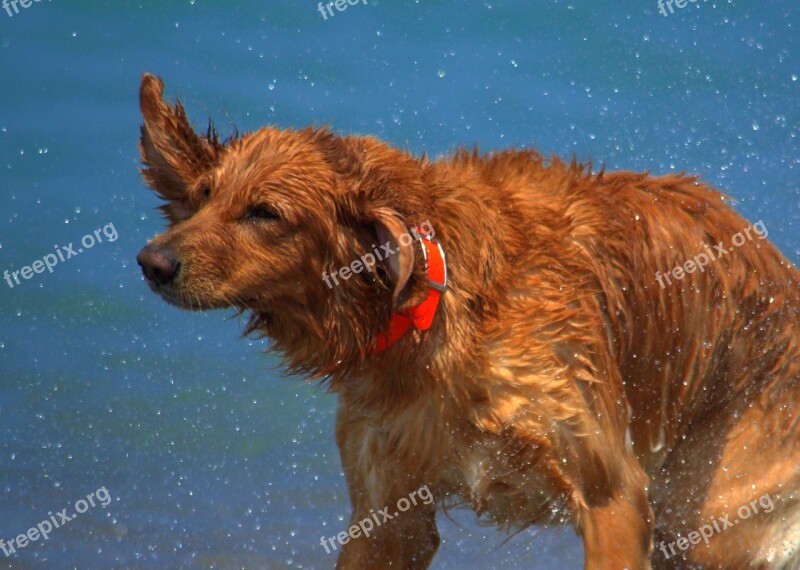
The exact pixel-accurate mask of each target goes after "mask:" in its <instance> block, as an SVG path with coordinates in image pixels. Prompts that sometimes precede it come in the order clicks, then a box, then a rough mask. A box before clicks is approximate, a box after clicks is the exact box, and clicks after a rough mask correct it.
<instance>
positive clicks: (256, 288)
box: [137, 75, 429, 374]
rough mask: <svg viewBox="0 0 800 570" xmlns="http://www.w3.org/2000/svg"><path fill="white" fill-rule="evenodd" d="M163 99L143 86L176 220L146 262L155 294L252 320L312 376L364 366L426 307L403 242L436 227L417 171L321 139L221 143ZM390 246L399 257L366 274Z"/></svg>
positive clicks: (308, 134)
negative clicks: (387, 330)
mask: <svg viewBox="0 0 800 570" xmlns="http://www.w3.org/2000/svg"><path fill="white" fill-rule="evenodd" d="M162 93H163V84H162V82H161V80H160V79H158V78H156V77H154V76H151V75H145V76H144V77H143V78H142V84H141V92H140V104H141V111H142V116H143V119H144V124H143V126H142V129H141V142H140V151H141V155H142V161H143V163H144V168H143V169H142V174H143V176H144V180H145V182H146V183H147V184H148V185H149V186H150V187H151V188H152V189H153V190H155V191H156V192H157V194H158V195H159V196H160V197H161V198H162V199H163V200H164V201H165V203H164V205H162V206H161V209H162V210H163V212H164V214H165V215H166V218H167V219H168V221H169V228H168V230H167V232H166V233H164V234H162V235H160V236H158V237H156V238H154V239H153V240H152V241H151V242H150V243H149V244H148V245H147V246H146V247H145V248H144V249H143V250H142V251H141V252H140V253H139V256H138V258H137V259H138V262H139V264H140V265H141V266H142V271H143V273H144V276H145V279H146V281H147V283H148V284H149V286H150V287H151V289H153V291H155V292H157V293H158V294H160V295H161V296H162V297H163V298H164V299H165V300H167V301H168V302H170V303H172V304H174V305H177V306H179V307H182V308H185V309H195V310H206V309H218V308H226V307H233V308H235V309H238V310H240V311H246V312H250V314H251V321H250V324H249V326H248V331H250V332H252V331H259V332H261V333H263V334H266V335H269V336H271V337H273V338H274V339H275V340H276V341H277V345H276V348H278V349H279V350H281V351H283V352H284V354H285V355H286V357H287V360H288V364H289V365H290V366H291V367H294V368H296V369H302V370H304V371H306V372H312V373H315V374H326V373H330V372H331V368H330V367H331V366H332V365H333V364H332V363H334V362H336V360H346V359H350V360H352V359H353V358H356V357H357V355H362V356H363V354H364V353H366V352H367V351H368V350H369V349H370V347H371V345H372V343H373V342H374V338H375V335H376V334H377V333H378V331H379V330H380V329H381V328H383V327H385V326H386V323H387V322H388V318H389V315H390V314H391V312H392V311H393V310H397V309H400V308H402V307H403V306H404V305H406V304H411V303H414V302H416V301H417V300H419V298H420V297H424V295H425V276H424V268H422V267H421V264H420V261H421V260H420V259H419V257H420V256H418V255H416V254H415V248H416V244H414V243H410V244H409V243H408V240H407V239H402V238H403V237H404V236H403V234H405V233H406V232H408V231H409V228H410V227H413V225H414V224H415V223H419V222H420V221H422V220H426V219H427V216H426V210H427V205H428V204H427V201H428V199H429V198H428V197H427V192H426V191H425V187H424V184H423V182H422V167H421V165H420V164H419V162H418V161H416V160H414V159H413V158H411V157H410V156H408V155H406V154H404V153H401V152H399V151H397V150H393V149H391V148H389V147H387V146H386V145H384V144H382V143H380V142H378V141H376V140H374V139H370V138H363V137H337V136H335V135H333V134H332V133H330V132H328V131H327V130H326V129H312V128H309V129H305V130H278V129H275V128H265V129H261V130H259V131H257V132H254V133H250V134H246V135H242V136H233V137H231V138H230V139H228V140H227V141H225V142H220V141H219V140H218V138H217V136H216V133H215V131H214V130H213V128H212V127H210V126H209V129H208V132H207V133H206V134H204V135H199V134H197V133H196V132H195V131H194V129H193V128H192V127H191V125H190V124H189V121H188V120H187V117H186V113H185V111H184V109H183V107H182V106H181V104H180V102H177V103H176V104H175V105H169V104H167V103H165V102H164V101H163V99H162ZM385 244H389V245H388V248H389V249H390V250H392V251H393V252H394V253H393V254H392V255H387V256H385V258H384V259H382V260H379V259H377V258H375V257H374V256H372V259H373V261H372V263H370V258H369V257H365V256H366V254H370V253H372V252H375V251H376V249H377V251H381V250H380V248H381V247H382V246H383V245H385ZM383 251H384V252H385V251H386V250H385V249H384V250H383ZM356 260H362V261H363V264H362V265H366V267H362V269H361V271H358V272H356V271H355V268H354V267H353V262H354V261H356ZM343 267H348V268H350V270H349V271H345V272H344V273H345V274H347V275H349V277H348V278H346V279H345V278H343V277H342V273H341V272H339V270H340V268H343ZM357 267H358V265H357V266H356V268H357ZM326 276H327V277H326ZM336 276H338V278H336ZM326 347H327V350H326ZM331 359H333V360H331ZM325 360H327V361H328V362H324V361H325Z"/></svg>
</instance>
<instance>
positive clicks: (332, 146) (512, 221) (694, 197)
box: [141, 75, 800, 569]
mask: <svg viewBox="0 0 800 570" xmlns="http://www.w3.org/2000/svg"><path fill="white" fill-rule="evenodd" d="M162 89H163V86H162V84H161V82H160V80H158V79H156V78H155V77H152V76H148V75H146V76H145V77H144V78H143V81H142V90H141V107H142V114H143V117H144V125H143V127H142V141H141V151H142V159H143V162H144V165H145V167H144V169H143V175H144V179H145V181H146V183H147V184H148V185H149V186H150V187H151V188H153V189H154V190H155V191H156V192H157V193H158V194H159V195H160V196H161V197H162V198H163V199H164V200H165V205H164V208H163V209H164V212H165V214H166V216H167V218H168V219H169V222H170V228H169V230H168V231H167V232H166V233H165V234H163V235H161V236H159V237H157V238H155V240H153V242H152V244H153V245H154V246H155V247H159V248H163V249H164V250H167V251H170V252H172V254H174V255H175V256H176V257H177V259H178V260H179V261H180V263H181V268H180V273H179V275H178V278H177V280H176V282H175V283H174V284H173V285H171V286H169V287H160V286H157V285H154V284H152V283H151V286H152V287H153V288H154V289H156V290H157V291H158V292H159V293H160V294H161V295H162V296H164V298H165V299H167V300H168V301H170V302H172V303H174V304H176V305H178V306H181V307H184V308H189V309H197V310H205V309H215V308H226V307H234V308H236V309H238V310H240V311H242V312H246V313H248V314H249V315H250V321H249V325H248V327H247V329H248V331H249V332H255V333H258V334H262V335H266V336H269V337H271V338H272V339H273V340H274V345H273V346H274V348H275V350H277V351H279V352H280V353H282V355H283V357H284V359H285V364H286V367H287V368H288V370H289V371H291V372H294V373H299V374H304V375H306V376H308V377H309V378H312V379H320V380H323V381H325V382H328V383H329V386H330V389H331V390H332V391H334V392H336V393H338V394H339V411H338V417H337V428H336V435H337V442H338V445H339V448H340V451H341V457H342V463H343V467H344V470H345V474H346V477H347V482H348V487H349V491H350V497H351V501H352V504H353V508H354V513H353V518H352V520H353V521H354V522H358V521H359V520H361V519H362V518H364V517H365V516H369V511H370V509H375V510H376V511H377V510H378V509H381V508H383V507H385V506H387V505H394V504H395V502H396V501H397V500H398V499H399V498H400V497H403V496H408V494H409V493H410V492H411V491H414V490H416V489H418V488H420V487H422V486H423V485H429V486H430V488H431V490H433V492H434V494H435V496H436V497H437V499H439V500H440V501H444V500H445V498H446V497H461V498H462V499H463V500H464V501H466V502H467V503H468V504H470V505H471V506H472V507H473V508H474V509H475V510H476V512H478V514H480V515H481V516H482V517H483V518H484V519H485V520H487V521H490V522H494V523H497V524H499V525H501V526H503V527H504V528H507V529H509V530H515V529H520V528H525V527H527V526H528V525H531V524H534V523H558V522H569V523H571V524H572V525H573V526H574V528H575V529H576V531H577V532H578V533H579V534H580V535H581V537H582V538H583V541H584V545H585V559H586V568H591V569H622V568H626V567H627V568H630V569H646V568H650V567H651V564H652V567H654V568H687V567H689V566H690V565H693V566H692V567H703V568H787V569H788V568H795V569H796V568H798V567H800V554H799V553H798V546H797V545H798V543H800V520H799V518H800V517H798V513H800V511H799V509H798V501H799V499H800V498H799V497H798V486H799V485H800V471H799V470H798V465H800V437H799V436H800V427H798V420H797V414H796V409H797V405H798V403H800V386H799V384H800V383H799V382H798V379H799V378H800V346H799V345H800V343H799V342H798V341H799V340H800V326H798V307H800V303H799V302H798V296H799V295H800V293H799V291H800V289H798V285H799V284H800V280H799V279H798V272H797V271H796V270H795V269H794V267H792V265H791V264H790V263H789V262H788V261H787V260H786V259H785V258H784V257H782V256H781V254H780V253H779V252H778V251H777V250H776V249H775V248H774V247H773V246H772V245H770V243H769V242H768V241H767V240H761V239H754V240H752V241H748V242H747V243H746V244H745V245H743V246H742V247H740V248H737V249H736V250H735V251H734V252H733V253H732V254H730V255H728V256H724V257H722V258H721V259H719V260H718V261H715V262H712V263H710V264H709V266H708V267H707V268H706V270H705V271H704V272H702V273H701V272H695V273H693V274H690V275H687V276H686V277H685V278H684V279H683V280H681V281H674V282H673V284H672V285H670V286H667V287H666V288H662V287H660V286H659V285H658V283H657V281H656V279H655V275H656V272H661V273H662V274H663V273H666V272H668V271H670V270H671V269H672V268H673V267H674V266H676V265H680V264H683V262H684V261H685V260H687V259H691V258H692V257H694V256H695V255H696V254H697V253H698V252H700V251H703V250H702V248H701V244H709V247H711V246H713V244H717V243H719V242H725V243H726V244H730V240H731V237H732V236H733V235H734V234H735V233H737V232H740V231H742V230H743V229H744V228H746V227H747V226H748V225H749V224H748V223H747V222H746V221H745V220H744V219H742V218H741V217H740V216H738V215H737V214H736V213H735V212H734V211H733V210H731V209H730V208H729V207H728V206H727V205H725V203H724V198H723V196H722V195H720V193H719V192H717V191H716V190H714V189H712V188H709V187H708V186H706V185H705V184H703V183H701V182H699V181H698V180H697V179H696V178H693V177H688V176H681V175H671V176H664V177H652V176H648V175H647V174H635V173H630V172H618V173H605V172H599V173H592V172H590V170H589V169H588V168H586V167H584V166H582V165H578V164H574V163H572V164H565V163H562V162H561V161H559V160H558V159H555V158H545V157H543V156H541V155H539V154H538V153H536V152H534V151H503V152H499V153H492V154H488V155H479V154H478V153H477V152H468V151H458V152H456V153H455V154H454V155H453V156H450V157H447V158H443V159H441V160H438V161H431V160H429V159H427V158H425V157H421V158H420V157H413V156H411V155H409V154H408V153H405V152H401V151H399V150H395V149H393V148H391V147H389V146H388V145H386V144H384V143H382V142H380V141H378V140H376V139H373V138H369V137H357V136H339V135H335V134H333V133H331V132H328V131H327V130H325V129H314V128H309V129H305V130H278V129H276V128H265V129H261V130H259V131H257V132H255V133H250V134H247V135H243V136H241V137H238V136H237V137H234V138H232V139H230V140H228V141H226V142H225V143H221V142H220V141H219V140H218V139H217V137H216V135H215V133H214V132H213V130H212V129H209V131H208V132H207V133H206V134H205V136H199V135H196V134H195V132H194V130H193V129H192V128H191V126H190V125H189V123H188V121H187V120H186V116H185V113H184V111H183V109H182V107H181V106H180V104H179V103H178V104H176V105H175V106H170V105H167V104H165V103H164V102H163V100H162ZM259 207H266V208H269V209H270V211H272V212H274V214H275V215H276V219H274V220H264V219H262V218H261V217H258V216H254V215H253V214H252V212H254V211H255V212H260V211H261V210H254V208H259ZM261 212H262V213H263V211H261ZM425 220H429V221H430V223H431V225H432V226H433V228H434V229H435V232H436V237H437V238H438V239H439V240H440V241H441V242H442V244H443V246H444V249H445V250H446V252H447V262H448V269H449V274H450V288H449V290H448V291H447V293H445V294H444V295H443V297H442V301H441V305H440V309H439V314H438V315H437V317H436V320H435V322H434V325H433V328H432V329H430V330H429V331H427V332H425V333H419V332H416V331H414V332H412V333H409V334H407V335H406V336H405V337H404V338H403V339H401V341H400V342H399V343H397V344H396V345H395V346H394V347H392V348H391V349H390V350H388V351H387V352H386V353H385V354H383V355H380V356H377V355H374V354H373V353H372V352H371V351H372V348H373V346H374V342H375V339H376V338H377V336H378V334H379V333H380V332H381V331H384V330H385V329H386V327H387V324H388V320H389V317H390V315H391V313H392V312H393V311H394V310H398V309H402V308H404V307H407V306H411V305H413V304H416V303H418V302H419V301H420V300H421V299H422V298H424V296H425V291H426V286H425V276H424V268H423V265H422V263H421V260H420V259H419V257H418V256H417V257H416V258H414V257H413V252H409V255H410V256H411V257H409V259H411V260H412V261H411V265H409V266H408V267H407V275H406V276H405V277H406V278H405V279H402V278H401V277H399V276H398V275H397V273H398V272H397V268H392V267H388V266H381V267H376V268H375V271H374V272H371V273H367V272H364V273H361V274H358V275H355V276H354V277H353V278H351V279H350V280H348V281H342V284H341V285H339V286H336V287H333V288H332V289H329V288H328V287H327V286H326V285H325V283H324V282H323V280H322V278H321V276H322V274H323V272H324V271H327V272H328V273H331V272H332V271H334V270H336V269H338V268H339V267H342V266H344V265H349V264H350V263H351V262H352V261H353V260H355V259H358V258H359V257H361V256H362V255H363V254H364V253H367V252H369V251H370V246H371V244H373V243H378V242H377V236H378V235H379V234H380V231H387V230H388V231H390V232H394V233H395V234H396V232H397V228H408V227H413V225H414V224H418V223H420V222H422V221H425ZM376 228H377V229H376ZM764 493H770V494H771V495H772V496H773V497H775V502H776V508H775V510H774V511H773V512H771V513H769V514H767V513H760V514H758V515H756V516H754V517H753V518H751V519H749V520H747V521H745V522H744V524H741V525H738V526H736V527H735V528H732V529H729V530H726V531H725V532H721V533H718V534H715V535H714V536H713V538H712V540H711V543H710V545H709V546H706V545H705V544H703V543H700V544H699V545H697V546H693V547H692V548H691V549H688V550H686V551H680V554H681V556H680V557H672V558H670V559H666V558H665V557H664V556H663V555H662V553H661V552H660V550H658V544H659V542H660V541H667V542H669V541H674V540H676V538H677V537H678V535H679V534H680V535H682V536H686V535H687V533H688V532H690V531H692V530H696V529H698V528H699V527H700V526H701V525H702V524H704V522H705V521H707V520H709V519H713V518H714V517H717V516H722V515H723V514H724V513H730V512H734V511H735V510H736V509H737V508H738V507H739V506H740V505H744V504H747V503H748V502H749V501H750V500H753V499H757V498H758V497H759V496H761V495H763V494H764ZM341 530H345V529H341ZM654 541H655V542H654ZM438 542H439V538H438V534H437V532H436V525H435V506H434V505H430V506H429V505H419V506H417V507H415V508H414V509H412V510H411V511H409V512H407V513H404V514H403V515H401V516H399V517H397V518H395V519H394V520H392V521H391V523H387V524H386V525H385V526H383V527H379V529H378V531H377V533H376V534H374V535H373V536H372V537H371V538H370V539H367V538H364V537H361V538H359V539H353V540H350V542H349V543H348V544H347V545H346V546H344V548H343V551H342V553H341V555H340V557H339V559H338V567H339V568H387V567H389V565H390V564H392V566H391V567H396V568H425V567H427V565H428V563H429V562H430V560H431V559H432V557H433V555H434V553H435V551H436V548H437V546H438ZM781 543H783V547H784V548H783V550H781ZM654 544H655V546H656V548H655V549H654ZM309 547H312V545H310V544H309ZM770 549H772V550H770Z"/></svg>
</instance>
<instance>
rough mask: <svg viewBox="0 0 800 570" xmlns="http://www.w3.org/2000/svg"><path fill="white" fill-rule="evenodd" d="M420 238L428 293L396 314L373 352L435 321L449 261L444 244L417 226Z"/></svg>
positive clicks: (375, 352)
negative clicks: (412, 330)
mask: <svg viewBox="0 0 800 570" xmlns="http://www.w3.org/2000/svg"><path fill="white" fill-rule="evenodd" d="M414 233H415V234H416V238H417V241H418V242H419V243H420V245H421V249H422V257H423V259H424V260H425V273H426V274H427V276H428V285H429V289H428V296H427V297H425V300H424V301H422V303H420V304H419V305H416V306H414V307H411V308H409V309H406V310H404V311H402V312H400V311H398V312H396V313H394V314H392V320H391V321H389V330H388V331H386V332H384V333H381V334H380V335H378V339H377V341H376V343H375V349H374V350H373V354H381V353H382V352H384V351H385V350H386V349H388V348H389V347H390V346H392V345H393V344H394V343H396V342H397V341H398V340H400V338H401V337H402V336H403V335H404V334H406V332H407V331H408V329H410V328H411V326H412V325H413V326H414V327H415V328H416V329H417V330H421V331H425V330H428V329H429V328H430V327H431V325H432V324H433V318H434V317H435V316H436V309H437V307H438V306H439V298H440V297H441V296H442V293H444V292H445V291H447V261H446V259H445V255H444V249H442V244H440V243H439V242H438V241H437V240H434V239H432V238H431V237H429V236H428V235H427V234H426V233H424V232H423V231H422V230H421V229H420V228H414Z"/></svg>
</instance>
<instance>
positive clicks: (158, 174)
mask: <svg viewBox="0 0 800 570" xmlns="http://www.w3.org/2000/svg"><path fill="white" fill-rule="evenodd" d="M163 92H164V83H163V82H162V81H161V80H160V79H159V78H158V77H155V76H153V75H150V74H148V73H145V74H144V75H143V76H142V85H141V88H140V90H139V105H140V107H141V110H142V118H143V119H144V124H143V125H142V130H141V134H142V136H141V140H140V142H139V151H140V153H141V156H142V162H143V163H144V168H142V175H143V176H144V179H145V182H146V183H147V185H148V186H150V188H152V189H153V190H155V191H156V192H157V193H158V195H159V196H160V197H161V198H163V199H164V200H166V201H167V202H168V203H167V204H165V205H164V206H162V207H161V209H162V210H163V211H164V213H165V214H166V215H167V218H168V219H169V220H170V222H172V223H176V222H179V221H181V220H185V219H186V218H188V217H190V216H191V215H192V214H193V213H194V209H193V208H192V207H191V206H190V205H189V203H188V202H187V187H188V186H189V184H190V183H191V182H192V181H193V180H194V179H195V178H197V176H199V175H200V174H202V173H203V172H204V171H205V170H207V169H208V168H209V167H210V166H211V165H212V164H213V163H214V162H215V160H216V155H217V152H218V145H217V143H216V136H212V133H213V131H212V129H210V128H209V136H208V137H206V138H201V137H199V136H197V133H195V132H194V129H193V128H192V126H191V125H190V124H189V121H188V120H187V119H186V112H185V111H184V109H183V105H181V103H180V101H177V102H176V103H175V106H174V107H172V106H169V105H167V104H165V103H164V101H163V99H162V94H163Z"/></svg>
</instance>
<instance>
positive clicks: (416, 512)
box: [336, 404, 439, 570]
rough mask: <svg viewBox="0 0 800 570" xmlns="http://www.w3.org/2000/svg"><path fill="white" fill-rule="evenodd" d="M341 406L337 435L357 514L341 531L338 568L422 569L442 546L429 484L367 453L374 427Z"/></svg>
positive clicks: (347, 569) (339, 569) (343, 569)
mask: <svg viewBox="0 0 800 570" xmlns="http://www.w3.org/2000/svg"><path fill="white" fill-rule="evenodd" d="M340 406H341V407H340V408H339V413H338V415H337V420H336V440H337V444H338V445H339V452H340V454H341V458H342V467H343V468H344V473H345V477H346V479H347V487H348V491H349V493H350V502H351V503H352V506H353V515H352V517H351V520H350V526H349V528H348V529H347V532H345V533H342V534H340V536H342V538H343V539H344V540H343V541H342V542H343V543H344V544H343V547H342V551H341V554H340V555H339V560H338V562H337V564H336V568H337V569H338V570H362V569H372V568H398V569H403V570H424V569H425V568H427V567H428V565H429V564H430V562H431V560H432V559H433V556H434V554H436V549H437V548H438V547H439V533H438V531H437V530H436V503H435V501H434V500H433V499H434V498H433V494H432V493H431V491H430V490H429V488H428V486H427V485H428V483H427V482H425V481H422V480H420V478H419V477H418V476H416V475H408V474H407V473H405V474H403V471H402V469H394V470H392V471H391V472H387V471H388V469H387V471H381V469H382V468H384V466H385V465H386V464H388V461H389V460H391V458H389V457H387V458H385V459H386V463H384V462H383V461H381V460H380V459H379V458H378V457H376V456H374V455H370V454H368V453H367V451H366V450H365V447H369V446H368V445H366V446H365V443H366V442H367V439H366V438H368V437H369V436H370V430H371V429H372V428H370V427H369V426H367V425H366V423H365V422H363V421H360V420H357V419H354V418H352V417H351V416H350V415H349V414H348V411H347V409H346V408H345V406H344V405H342V404H340ZM392 475H394V476H392ZM375 497H384V498H383V499H378V500H376V499H375ZM376 503H383V504H376ZM343 535H344V536H343Z"/></svg>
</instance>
